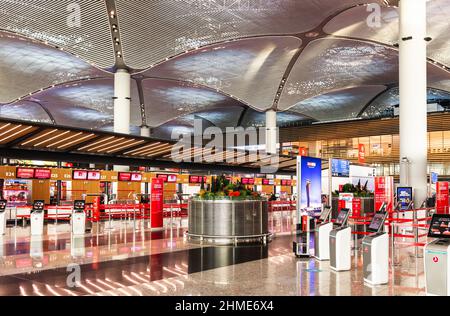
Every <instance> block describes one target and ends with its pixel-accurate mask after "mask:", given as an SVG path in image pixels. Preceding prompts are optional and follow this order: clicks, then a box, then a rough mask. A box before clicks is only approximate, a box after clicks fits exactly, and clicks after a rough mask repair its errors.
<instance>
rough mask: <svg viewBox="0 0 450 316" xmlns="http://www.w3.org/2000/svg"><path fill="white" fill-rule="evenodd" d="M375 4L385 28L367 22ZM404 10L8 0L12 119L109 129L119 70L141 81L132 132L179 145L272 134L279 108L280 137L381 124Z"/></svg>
mask: <svg viewBox="0 0 450 316" xmlns="http://www.w3.org/2000/svg"><path fill="white" fill-rule="evenodd" d="M369 2H370V3H373V2H376V3H378V4H379V5H380V6H381V25H380V26H377V27H370V26H369V24H368V23H367V22H366V21H367V18H368V16H369V14H370V12H368V11H367V8H368V7H367V5H366V4H367V3H369ZM74 4H75V6H76V7H75V9H76V10H75V11H72V10H74V7H73V5H74ZM396 4H397V1H394V0H390V1H388V0H377V1H375V0H371V1H364V0H333V1H330V0H309V1H300V0H139V1H138V0H99V1H92V0H58V1H47V0H14V1H12V0H0V117H1V118H13V119H23V120H30V121H36V122H46V123H52V124H56V125H66V126H74V127H81V128H91V129H99V130H111V129H112V125H113V99H112V97H113V91H114V80H113V73H114V72H115V70H116V69H118V68H126V69H128V70H129V71H130V73H132V78H133V80H132V92H131V99H132V101H131V107H132V113H131V118H132V119H131V125H132V131H133V132H134V133H139V128H138V127H139V126H141V125H147V126H150V127H152V129H153V134H152V135H155V136H158V137H163V138H165V137H170V133H171V131H173V130H174V129H178V130H186V131H191V130H192V129H193V124H194V118H196V117H198V118H201V119H202V120H203V122H204V123H205V125H206V126H218V127H220V128H225V127H229V126H244V127H245V126H261V125H263V124H264V112H265V111H267V110H269V109H274V110H276V111H278V112H279V114H278V121H279V124H280V125H284V124H290V123H296V122H309V121H315V122H324V121H335V120H348V119H356V118H360V117H364V118H370V117H377V116H379V115H381V114H382V113H385V112H386V110H388V109H390V108H392V107H393V106H396V105H398V88H397V87H398V48H397V46H396V43H397V38H398V8H397V7H396ZM427 6H428V13H427V14H428V20H429V24H428V33H429V34H428V35H429V36H430V37H431V38H432V40H431V41H430V42H429V44H428V58H429V63H428V86H429V101H430V102H439V101H441V100H449V99H450V70H449V69H450V68H449V67H450V22H449V21H450V0H429V1H428V2H427ZM78 8H79V13H80V15H79V18H80V19H79V22H80V23H79V24H77V25H71V24H70V23H68V18H70V17H71V14H72V13H73V12H78V11H77V10H78ZM111 13H113V14H111Z"/></svg>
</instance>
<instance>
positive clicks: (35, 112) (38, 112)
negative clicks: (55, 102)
mask: <svg viewBox="0 0 450 316" xmlns="http://www.w3.org/2000/svg"><path fill="white" fill-rule="evenodd" d="M0 117H1V118H10V119H14V120H27V121H32V122H40V123H49V124H51V123H52V120H51V119H50V116H49V115H48V114H47V112H45V110H44V109H43V108H42V107H41V106H40V105H39V104H37V103H34V102H30V101H19V102H17V103H15V104H3V105H0Z"/></svg>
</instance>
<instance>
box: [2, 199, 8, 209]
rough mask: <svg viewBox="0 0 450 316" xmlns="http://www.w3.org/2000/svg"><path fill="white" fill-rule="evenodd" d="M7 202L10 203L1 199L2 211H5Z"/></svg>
mask: <svg viewBox="0 0 450 316" xmlns="http://www.w3.org/2000/svg"><path fill="white" fill-rule="evenodd" d="M6 204H8V201H6V200H0V211H4V210H5V209H6Z"/></svg>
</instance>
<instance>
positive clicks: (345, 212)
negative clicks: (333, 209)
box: [335, 208, 350, 226]
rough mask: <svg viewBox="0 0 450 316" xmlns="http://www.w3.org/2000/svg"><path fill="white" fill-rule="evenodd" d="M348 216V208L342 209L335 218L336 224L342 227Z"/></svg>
mask: <svg viewBox="0 0 450 316" xmlns="http://www.w3.org/2000/svg"><path fill="white" fill-rule="evenodd" d="M349 214H350V210H349V209H348V208H343V209H341V211H340V212H339V214H338V216H337V218H336V222H335V223H336V224H337V225H341V226H344V225H345V224H347V219H348V215H349Z"/></svg>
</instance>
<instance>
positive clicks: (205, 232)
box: [187, 176, 270, 244]
mask: <svg viewBox="0 0 450 316" xmlns="http://www.w3.org/2000/svg"><path fill="white" fill-rule="evenodd" d="M188 214H189V222H188V232H187V236H188V238H189V240H191V241H200V242H204V243H212V244H237V243H242V242H263V243H265V242H267V241H268V240H269V238H268V237H270V233H269V231H268V203H267V200H266V199H265V198H262V197H261V196H260V194H258V193H257V192H255V191H253V190H252V189H250V188H249V187H247V186H245V185H243V184H242V183H239V182H237V183H232V182H231V181H229V180H228V179H226V178H225V177H224V176H220V177H213V178H212V182H211V185H210V186H209V187H208V188H205V187H204V184H203V183H202V187H201V190H200V193H199V194H198V195H196V196H194V197H193V198H191V199H190V200H189V210H188Z"/></svg>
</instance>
